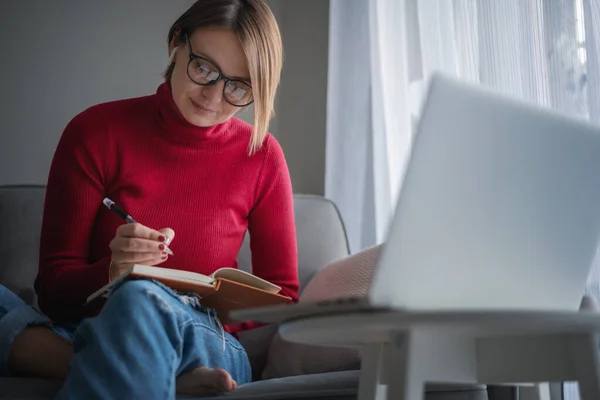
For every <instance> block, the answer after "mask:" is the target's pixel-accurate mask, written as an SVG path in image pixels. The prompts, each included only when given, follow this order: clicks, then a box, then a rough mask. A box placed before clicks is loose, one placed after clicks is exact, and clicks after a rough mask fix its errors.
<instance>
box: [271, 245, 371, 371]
mask: <svg viewBox="0 0 600 400" xmlns="http://www.w3.org/2000/svg"><path fill="white" fill-rule="evenodd" d="M380 249H381V245H379V246H374V247H370V248H367V249H365V250H363V251H361V252H359V253H356V254H353V255H351V256H348V257H344V258H342V259H339V260H336V261H333V262H331V263H330V264H328V265H327V266H325V267H324V268H323V269H322V270H321V271H319V272H317V273H316V274H315V276H314V277H313V278H312V279H311V280H310V282H309V283H308V285H306V288H305V289H304V290H303V291H302V294H301V296H300V299H299V301H300V302H314V301H320V300H329V299H336V298H341V297H355V296H365V295H366V294H367V291H368V288H369V286H370V284H371V279H372V277H373V271H374V269H375V265H376V264H377V260H378V259H379V253H380ZM360 355H361V354H360V350H358V349H345V348H336V347H323V346H309V345H305V344H299V343H291V342H287V341H284V340H283V339H281V337H280V336H279V334H276V335H275V336H274V337H273V341H272V342H271V346H270V349H269V355H268V360H267V365H266V367H265V369H264V371H263V375H262V378H263V379H271V378H280V377H284V376H292V375H304V374H318V373H322V372H333V371H345V370H353V369H358V368H359V367H360Z"/></svg>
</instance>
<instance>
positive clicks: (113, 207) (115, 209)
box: [102, 197, 173, 255]
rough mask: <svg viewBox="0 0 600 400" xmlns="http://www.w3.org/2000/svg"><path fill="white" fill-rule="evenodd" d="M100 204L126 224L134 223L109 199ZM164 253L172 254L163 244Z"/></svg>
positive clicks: (131, 218) (129, 216) (133, 220)
mask: <svg viewBox="0 0 600 400" xmlns="http://www.w3.org/2000/svg"><path fill="white" fill-rule="evenodd" d="M102 203H103V204H104V205H105V206H106V208H108V209H109V210H111V211H113V212H114V213H116V214H118V215H119V216H120V217H121V218H123V219H124V220H125V221H127V223H130V224H134V223H136V221H135V219H133V217H132V216H131V215H129V214H128V213H127V212H125V210H123V209H122V208H121V207H119V206H118V205H116V204H115V202H114V201H112V200H111V199H109V198H108V197H105V198H104V200H102ZM165 252H166V253H167V254H170V255H173V252H172V251H171V249H169V246H167V244H166V243H165Z"/></svg>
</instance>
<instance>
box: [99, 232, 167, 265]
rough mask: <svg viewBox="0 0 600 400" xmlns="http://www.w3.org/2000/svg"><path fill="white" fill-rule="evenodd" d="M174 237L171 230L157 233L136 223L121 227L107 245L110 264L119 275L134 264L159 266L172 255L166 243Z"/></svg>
mask: <svg viewBox="0 0 600 400" xmlns="http://www.w3.org/2000/svg"><path fill="white" fill-rule="evenodd" d="M174 237H175V231H173V229H171V228H163V229H161V230H160V231H157V230H154V229H151V228H148V227H146V226H144V225H141V224H138V223H132V224H124V225H121V226H119V228H117V234H116V236H115V237H114V238H113V240H111V242H110V243H109V248H110V250H111V252H112V262H113V264H114V265H115V266H116V268H117V270H118V272H119V273H123V272H125V271H127V269H129V268H131V266H133V265H134V264H142V265H158V264H161V263H163V262H165V261H166V260H167V258H168V254H173V253H172V252H171V251H170V249H169V248H168V246H167V243H169V242H171V241H172V240H173V238H174Z"/></svg>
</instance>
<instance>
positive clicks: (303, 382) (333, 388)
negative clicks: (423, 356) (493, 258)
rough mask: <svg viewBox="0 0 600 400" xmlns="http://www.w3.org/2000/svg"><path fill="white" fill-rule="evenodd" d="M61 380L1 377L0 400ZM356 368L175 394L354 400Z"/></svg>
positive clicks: (466, 389) (461, 391)
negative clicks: (212, 391)
mask: <svg viewBox="0 0 600 400" xmlns="http://www.w3.org/2000/svg"><path fill="white" fill-rule="evenodd" d="M60 386H61V382H60V381H53V380H43V379H30V378H0V388H2V390H0V400H4V399H11V400H14V399H28V400H34V399H35V400H37V399H40V400H41V399H51V398H53V397H54V396H55V395H56V393H57V392H58V390H59V389H60ZM357 389H358V371H344V372H332V373H327V374H314V375H304V376H292V377H287V378H280V379H271V380H268V381H261V382H253V383H249V384H246V385H242V386H240V387H239V388H238V389H237V390H235V391H233V392H230V393H227V394H224V395H219V396H210V397H201V398H199V397H194V396H178V397H177V398H178V399H192V398H198V399H202V400H216V399H223V398H226V399H231V400H234V399H248V400H269V399H311V400H325V399H339V400H356V392H357ZM426 391H427V395H426V396H425V399H424V400H487V395H486V392H485V386H482V385H479V386H466V385H459V384H430V385H427V387H426Z"/></svg>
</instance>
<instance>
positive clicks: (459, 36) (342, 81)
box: [325, 0, 600, 398]
mask: <svg viewBox="0 0 600 400" xmlns="http://www.w3.org/2000/svg"><path fill="white" fill-rule="evenodd" d="M330 4H331V8H330V39H329V40H330V43H329V49H330V50H329V75H328V76H329V78H328V79H329V81H328V85H329V86H328V99H327V153H326V156H327V158H326V179H325V195H326V196H327V197H329V198H331V199H332V200H333V201H335V202H336V204H337V205H338V206H339V208H340V211H341V213H342V216H343V218H344V221H345V223H346V227H347V229H348V235H349V240H350V245H351V250H352V251H353V252H356V251H359V250H361V249H363V248H365V247H368V246H370V245H373V244H376V243H381V242H382V241H383V240H384V239H385V234H386V230H387V227H388V225H389V222H390V217H391V216H392V213H393V211H394V206H395V199H396V196H397V194H398V192H399V190H400V186H401V176H402V174H403V170H404V167H405V163H406V160H407V157H408V154H409V149H410V146H411V137H412V134H413V130H414V127H415V121H416V120H417V119H418V117H419V108H420V105H421V102H422V100H423V99H422V93H423V89H424V87H425V85H426V82H427V79H428V77H429V76H430V74H431V73H432V72H433V71H436V70H440V71H444V72H446V73H449V74H452V75H454V76H457V77H460V78H462V79H465V80H470V81H475V82H480V83H481V84H483V85H488V86H491V87H493V88H495V89H497V90H500V91H503V92H506V93H509V94H511V95H515V96H519V97H521V98H524V99H527V100H530V101H532V102H535V103H537V104H541V105H543V106H546V107H551V108H553V109H556V110H560V111H563V112H567V113H570V114H572V115H575V116H578V117H581V118H586V119H590V120H592V121H594V122H597V123H600V64H599V55H600V1H598V0H331V2H330ZM599 173H600V171H599ZM598 211H599V212H600V205H599V210H598ZM597 259H600V257H597ZM592 270H593V272H592V274H591V275H590V281H589V285H588V292H589V293H593V294H595V295H599V294H600V260H598V261H597V262H595V265H594V267H593V268H592ZM572 389H573V388H572V387H571V388H570V389H569V391H570V392H572V391H573V390H572ZM574 395H575V394H573V396H574ZM571 398H574V397H571Z"/></svg>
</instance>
